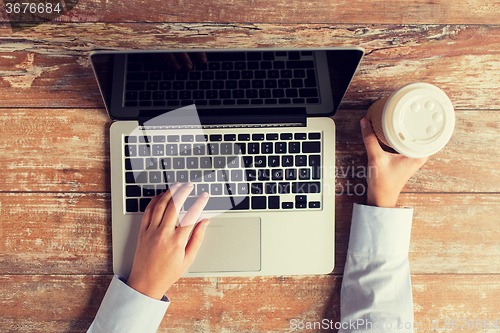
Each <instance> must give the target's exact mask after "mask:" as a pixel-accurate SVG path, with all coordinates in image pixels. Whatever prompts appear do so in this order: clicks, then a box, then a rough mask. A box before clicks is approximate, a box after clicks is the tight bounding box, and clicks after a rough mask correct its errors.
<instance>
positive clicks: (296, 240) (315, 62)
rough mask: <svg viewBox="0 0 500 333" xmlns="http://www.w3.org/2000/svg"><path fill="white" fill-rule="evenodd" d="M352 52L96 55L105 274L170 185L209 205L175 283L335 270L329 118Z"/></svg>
mask: <svg viewBox="0 0 500 333" xmlns="http://www.w3.org/2000/svg"><path fill="white" fill-rule="evenodd" d="M363 53H364V51H363V49H361V48H357V47H354V48H323V49H291V50H283V49H246V50H171V51H141V52H137V51H127V52H95V53H93V54H92V55H91V62H92V66H93V68H94V72H95V74H96V77H97V81H98V84H99V88H100V90H101V93H102V96H103V98H104V102H105V105H106V109H107V111H108V113H109V116H110V118H111V119H112V120H114V121H115V122H114V123H113V124H112V126H111V129H110V151H111V203H112V237H113V238H112V242H113V270H114V273H115V274H117V275H119V276H122V277H124V278H127V277H128V276H129V274H130V271H131V268H132V263H133V259H134V253H135V248H136V244H137V235H138V231H139V226H140V223H141V217H142V214H143V212H144V210H145V208H146V206H147V205H148V203H149V202H150V201H151V199H152V198H153V197H154V196H155V195H157V194H159V193H161V192H162V191H166V190H167V189H168V187H169V186H170V185H172V184H173V183H175V182H176V181H178V182H188V181H190V182H192V183H193V184H194V185H195V186H194V189H193V192H192V193H191V196H190V197H189V198H188V199H187V200H186V202H185V203H184V207H183V208H182V210H181V215H182V214H184V213H185V212H186V211H187V210H188V209H189V207H190V206H191V205H192V204H193V203H194V201H195V200H196V197H197V195H199V194H201V193H203V192H207V193H209V195H210V199H209V202H208V204H207V207H206V208H205V210H204V213H203V214H202V216H201V217H200V220H201V219H202V218H204V217H208V218H210V220H211V223H210V225H209V226H208V228H207V230H206V233H205V238H204V241H203V244H202V246H201V248H200V250H199V252H198V255H197V257H196V259H195V261H194V263H193V264H192V265H191V266H190V267H189V269H188V270H187V271H186V273H185V274H184V276H186V277H189V276H193V277H194V276H255V275H292V274H327V273H330V272H331V271H332V270H333V268H334V256H335V253H334V252H335V251H334V249H335V247H334V244H335V243H334V233H335V223H334V216H335V210H334V208H335V124H334V122H333V120H332V119H331V118H329V117H330V116H332V115H333V114H335V112H336V111H337V109H338V107H339V104H340V102H341V100H342V98H343V96H344V94H345V92H346V90H347V88H348V86H349V84H350V81H351V79H352V77H353V75H354V73H355V71H356V69H357V67H358V65H359V62H360V60H361V58H362V56H363Z"/></svg>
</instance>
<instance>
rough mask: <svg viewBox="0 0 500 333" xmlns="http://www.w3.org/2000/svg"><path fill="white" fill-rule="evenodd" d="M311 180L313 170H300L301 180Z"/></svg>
mask: <svg viewBox="0 0 500 333" xmlns="http://www.w3.org/2000/svg"><path fill="white" fill-rule="evenodd" d="M309 178H311V170H309V168H300V169H299V180H309Z"/></svg>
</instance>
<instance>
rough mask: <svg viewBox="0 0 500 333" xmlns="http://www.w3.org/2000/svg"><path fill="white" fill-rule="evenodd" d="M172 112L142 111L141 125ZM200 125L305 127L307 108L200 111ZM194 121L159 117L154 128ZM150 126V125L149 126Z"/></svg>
mask: <svg viewBox="0 0 500 333" xmlns="http://www.w3.org/2000/svg"><path fill="white" fill-rule="evenodd" d="M169 111H171V110H141V111H139V118H138V121H139V125H140V126H144V124H145V123H146V122H149V121H150V120H151V119H153V118H155V117H158V116H160V115H162V114H164V113H166V112H169ZM198 117H199V119H200V124H201V125H202V126H203V125H229V124H245V125H249V124H269V125H271V126H272V124H283V123H286V124H302V125H304V126H305V124H306V120H307V111H306V108H305V107H290V108H265V107H263V108H241V109H237V108H228V109H198ZM192 121H193V120H192V119H187V118H183V117H158V119H155V121H154V126H182V125H192V124H190V123H187V122H192ZM148 125H149V124H148Z"/></svg>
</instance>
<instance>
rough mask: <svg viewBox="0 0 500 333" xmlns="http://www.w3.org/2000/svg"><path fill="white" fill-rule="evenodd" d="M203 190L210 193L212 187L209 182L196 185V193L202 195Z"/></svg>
mask: <svg viewBox="0 0 500 333" xmlns="http://www.w3.org/2000/svg"><path fill="white" fill-rule="evenodd" d="M203 192H207V193H210V187H209V186H208V184H198V185H196V194H197V195H200V194H202V193H203Z"/></svg>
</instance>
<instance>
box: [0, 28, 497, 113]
mask: <svg viewBox="0 0 500 333" xmlns="http://www.w3.org/2000/svg"><path fill="white" fill-rule="evenodd" d="M0 35H1V36H3V37H0V78H1V80H0V88H1V89H0V100H1V101H2V103H3V104H2V106H3V107H64V108H75V107H102V102H101V99H100V97H99V93H98V90H97V85H96V83H95V79H94V77H93V74H92V71H91V68H90V63H89V60H88V54H89V53H90V52H91V51H92V50H95V49H169V48H172V49H180V48H264V47H275V48H286V47H322V46H353V45H356V46H361V47H363V48H365V49H366V56H365V58H364V60H363V62H362V63H361V66H360V68H359V72H358V74H357V75H356V76H355V79H354V80H353V82H352V84H351V87H350V89H349V91H348V93H347V95H346V97H345V99H344V104H343V107H344V108H358V109H360V108H365V109H366V108H368V106H369V105H371V104H372V103H373V102H374V101H375V100H377V99H379V98H381V97H382V96H388V95H389V94H390V93H391V92H392V91H394V90H396V89H397V88H399V87H401V86H402V85H404V84H407V83H410V82H415V81H424V82H429V83H432V84H435V85H437V86H439V87H440V88H442V89H443V90H444V91H445V92H446V93H447V94H448V95H449V97H450V99H451V100H452V102H453V105H454V107H455V108H456V109H485V110H498V109H500V97H499V95H498V94H497V89H498V87H499V86H500V62H499V61H498V54H499V52H500V26H477V25H470V26H467V25H400V24H399V25H377V24H370V25H359V24H344V25H328V24H293V25H292V24H283V25H278V24H262V23H255V24H251V23H248V24H244V23H234V24H223V23H218V24H215V23H172V24H163V23H149V24H146V23H144V24H132V23H116V24H103V23H97V24H76V23H75V24H69V23H68V24H48V25H41V26H39V27H38V28H37V29H36V30H34V31H32V32H30V33H29V38H27V37H26V33H16V34H12V33H9V31H8V28H7V27H5V26H4V27H3V28H2V27H0Z"/></svg>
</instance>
